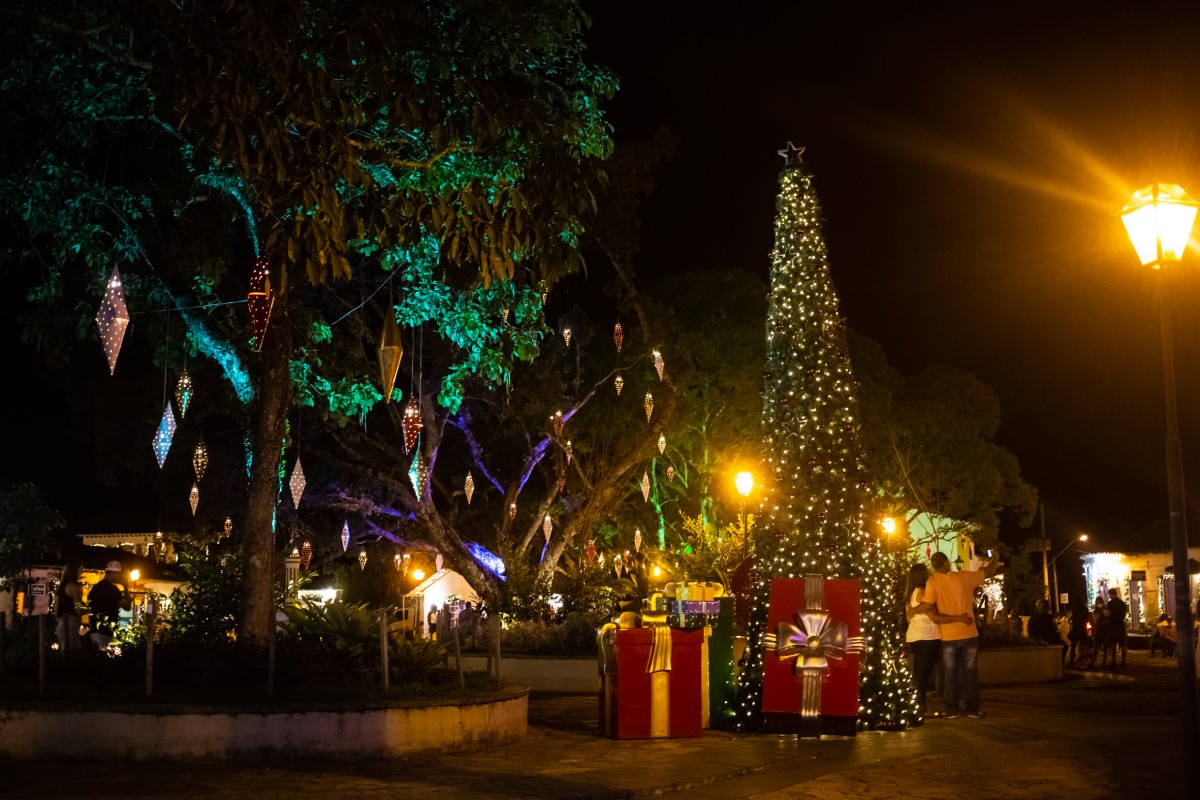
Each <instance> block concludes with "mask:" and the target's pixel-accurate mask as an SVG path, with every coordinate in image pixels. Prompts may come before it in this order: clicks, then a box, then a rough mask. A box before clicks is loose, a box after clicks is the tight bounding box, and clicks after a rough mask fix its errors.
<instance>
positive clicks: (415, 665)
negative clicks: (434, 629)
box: [388, 636, 446, 684]
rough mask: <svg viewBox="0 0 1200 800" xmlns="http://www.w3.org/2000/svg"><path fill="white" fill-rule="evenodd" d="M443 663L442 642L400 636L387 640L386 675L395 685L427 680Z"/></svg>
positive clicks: (444, 661)
mask: <svg viewBox="0 0 1200 800" xmlns="http://www.w3.org/2000/svg"><path fill="white" fill-rule="evenodd" d="M445 663H446V645H445V644H444V643H442V642H435V641H433V640H431V639H407V638H404V637H402V636H392V637H389V639H388V673H389V677H390V679H391V680H392V681H393V682H395V683H398V684H400V683H418V682H420V681H424V680H427V679H428V678H429V676H430V675H431V674H432V673H433V671H434V670H436V669H437V668H438V667H441V666H442V665H444V664H445Z"/></svg>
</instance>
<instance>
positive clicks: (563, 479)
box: [558, 470, 567, 494]
mask: <svg viewBox="0 0 1200 800" xmlns="http://www.w3.org/2000/svg"><path fill="white" fill-rule="evenodd" d="M565 488H567V472H566V470H563V471H562V472H560V473H558V493H559V494H562V490H563V489H565Z"/></svg>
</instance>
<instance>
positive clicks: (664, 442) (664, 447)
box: [658, 433, 667, 455]
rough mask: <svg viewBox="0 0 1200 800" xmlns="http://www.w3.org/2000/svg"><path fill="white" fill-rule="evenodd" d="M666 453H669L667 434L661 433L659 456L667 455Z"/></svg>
mask: <svg viewBox="0 0 1200 800" xmlns="http://www.w3.org/2000/svg"><path fill="white" fill-rule="evenodd" d="M666 451H667V436H666V434H663V433H660V434H659V435H658V452H659V455H661V454H663V453H665V452H666Z"/></svg>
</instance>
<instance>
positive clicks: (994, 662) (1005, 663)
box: [979, 645, 1063, 684]
mask: <svg viewBox="0 0 1200 800" xmlns="http://www.w3.org/2000/svg"><path fill="white" fill-rule="evenodd" d="M1062 676H1063V668H1062V648H1061V647H1058V646H1056V645H1051V646H1049V647H982V648H980V650H979V682H980V683H985V684H986V683H1039V682H1041V681H1052V680H1056V679H1058V678H1061V677H1062Z"/></svg>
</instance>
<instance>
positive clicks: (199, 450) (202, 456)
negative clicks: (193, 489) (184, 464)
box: [192, 439, 208, 483]
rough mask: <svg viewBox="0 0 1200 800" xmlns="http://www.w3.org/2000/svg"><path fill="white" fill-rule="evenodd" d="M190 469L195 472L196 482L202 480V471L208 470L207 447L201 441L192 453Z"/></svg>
mask: <svg viewBox="0 0 1200 800" xmlns="http://www.w3.org/2000/svg"><path fill="white" fill-rule="evenodd" d="M192 469H193V470H195V471H196V482H197V483H199V482H200V481H202V480H204V471H205V470H206V469H208V447H207V446H206V445H205V444H204V440H203V439H201V440H200V441H199V442H198V443H197V444H196V450H195V452H193V453H192Z"/></svg>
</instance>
